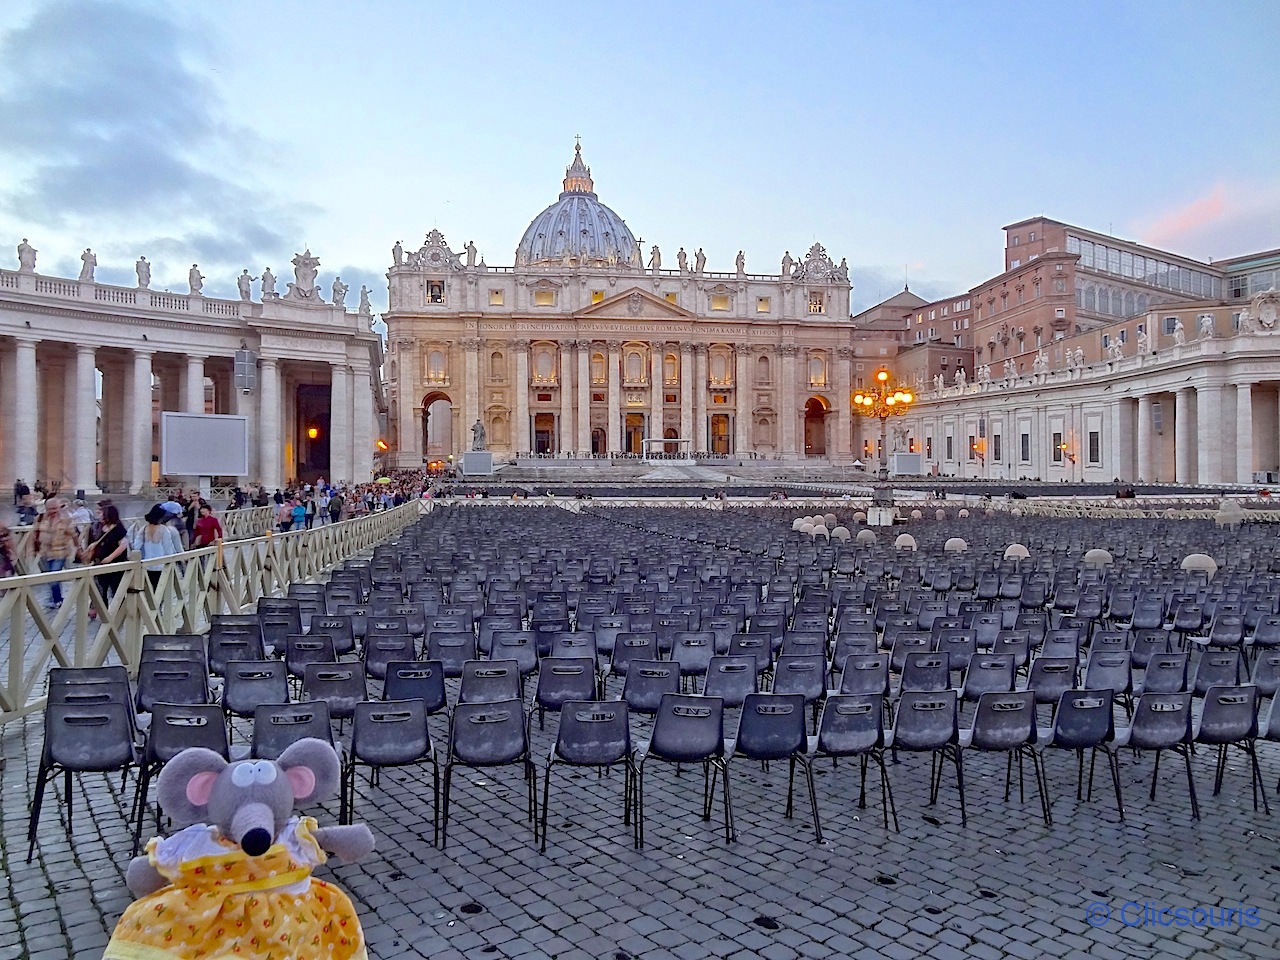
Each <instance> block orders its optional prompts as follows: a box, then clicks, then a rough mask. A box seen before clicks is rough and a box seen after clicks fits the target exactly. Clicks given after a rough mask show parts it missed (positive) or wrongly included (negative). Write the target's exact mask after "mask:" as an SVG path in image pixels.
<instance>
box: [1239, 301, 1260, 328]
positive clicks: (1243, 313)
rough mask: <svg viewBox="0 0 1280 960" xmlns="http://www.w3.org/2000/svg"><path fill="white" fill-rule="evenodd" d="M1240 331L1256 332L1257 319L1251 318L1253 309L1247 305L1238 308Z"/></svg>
mask: <svg viewBox="0 0 1280 960" xmlns="http://www.w3.org/2000/svg"><path fill="white" fill-rule="evenodd" d="M1240 332H1241V333H1257V332H1258V321H1257V320H1255V319H1254V318H1253V311H1251V310H1250V309H1249V308H1248V307H1244V308H1242V309H1241V310H1240Z"/></svg>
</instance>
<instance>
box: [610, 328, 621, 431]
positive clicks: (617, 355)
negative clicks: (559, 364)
mask: <svg viewBox="0 0 1280 960" xmlns="http://www.w3.org/2000/svg"><path fill="white" fill-rule="evenodd" d="M621 351H622V344H621V342H619V341H617V340H610V341H609V354H608V366H607V368H606V369H607V372H608V376H609V427H608V436H607V437H606V450H607V452H609V453H618V452H619V451H620V450H621V449H622V360H621Z"/></svg>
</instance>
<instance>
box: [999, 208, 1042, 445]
mask: <svg viewBox="0 0 1280 960" xmlns="http://www.w3.org/2000/svg"><path fill="white" fill-rule="evenodd" d="M1035 242H1036V232H1035V231H1034V230H1032V231H1031V233H1030V234H1029V235H1028V236H1027V243H1035ZM997 459H999V458H997Z"/></svg>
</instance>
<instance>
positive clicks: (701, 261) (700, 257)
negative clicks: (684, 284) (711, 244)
mask: <svg viewBox="0 0 1280 960" xmlns="http://www.w3.org/2000/svg"><path fill="white" fill-rule="evenodd" d="M706 265H707V255H706V254H705V253H703V252H702V248H701V247H699V248H698V250H697V252H696V253H694V255H693V272H694V273H701V272H702V268H703V267H705V266H706Z"/></svg>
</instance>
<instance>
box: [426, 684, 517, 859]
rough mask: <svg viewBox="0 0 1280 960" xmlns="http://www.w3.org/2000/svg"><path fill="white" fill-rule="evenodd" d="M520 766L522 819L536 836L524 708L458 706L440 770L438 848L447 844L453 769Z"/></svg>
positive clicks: (506, 703) (508, 704)
mask: <svg viewBox="0 0 1280 960" xmlns="http://www.w3.org/2000/svg"><path fill="white" fill-rule="evenodd" d="M517 763H518V764H520V765H521V766H522V767H523V770H524V779H525V786H526V788H527V793H528V797H527V805H526V810H525V812H526V816H527V818H528V820H529V822H530V823H531V824H533V825H534V834H535V837H536V834H537V829H538V828H537V802H538V801H537V795H536V792H535V783H536V780H537V774H536V771H535V770H534V766H533V759H532V757H531V756H530V755H529V735H528V728H527V727H526V725H525V720H524V704H523V703H521V702H520V701H519V700H505V701H503V702H501V703H459V704H458V705H457V706H456V707H454V710H453V722H452V723H451V724H450V725H449V758H448V761H447V762H446V763H445V766H444V805H443V812H442V815H441V819H440V847H441V849H444V848H445V847H446V846H447V845H448V843H449V798H450V794H451V792H452V787H453V768H454V767H457V766H462V767H472V768H491V767H502V766H507V765H509V764H517Z"/></svg>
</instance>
